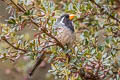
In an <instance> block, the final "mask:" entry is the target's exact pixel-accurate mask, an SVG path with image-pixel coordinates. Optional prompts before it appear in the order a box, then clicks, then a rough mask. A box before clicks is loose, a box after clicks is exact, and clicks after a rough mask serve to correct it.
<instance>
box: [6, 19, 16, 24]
mask: <svg viewBox="0 0 120 80" xmlns="http://www.w3.org/2000/svg"><path fill="white" fill-rule="evenodd" d="M8 24H16V21H15V20H14V19H10V20H9V21H8Z"/></svg>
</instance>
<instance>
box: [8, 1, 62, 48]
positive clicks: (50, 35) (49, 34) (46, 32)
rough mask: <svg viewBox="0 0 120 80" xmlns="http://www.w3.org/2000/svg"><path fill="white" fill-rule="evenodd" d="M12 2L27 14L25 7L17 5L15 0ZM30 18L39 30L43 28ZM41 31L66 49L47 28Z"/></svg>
mask: <svg viewBox="0 0 120 80" xmlns="http://www.w3.org/2000/svg"><path fill="white" fill-rule="evenodd" d="M10 1H11V3H12V4H13V5H14V6H16V8H17V9H19V10H20V11H21V12H23V13H25V12H26V10H25V9H24V7H22V6H19V5H17V4H15V3H14V1H13V0H10ZM29 18H30V20H31V22H32V23H33V24H35V25H36V26H37V27H38V28H39V27H41V26H39V24H37V23H36V22H34V21H33V19H32V18H31V17H30V16H29ZM41 31H42V32H43V33H45V34H46V35H47V36H49V37H51V38H52V39H54V40H55V41H56V43H57V45H58V46H60V47H61V48H62V49H64V46H63V45H62V43H61V42H60V41H59V40H58V39H57V38H55V37H54V36H53V35H52V34H51V33H48V31H47V30H46V29H45V28H41Z"/></svg>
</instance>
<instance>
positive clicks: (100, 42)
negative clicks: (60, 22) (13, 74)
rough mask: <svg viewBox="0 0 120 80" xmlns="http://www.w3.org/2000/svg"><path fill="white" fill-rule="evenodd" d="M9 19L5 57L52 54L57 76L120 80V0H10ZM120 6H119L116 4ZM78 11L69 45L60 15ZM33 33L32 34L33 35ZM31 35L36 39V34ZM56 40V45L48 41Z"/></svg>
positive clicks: (4, 38) (0, 52) (4, 28)
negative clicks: (59, 28)
mask: <svg viewBox="0 0 120 80" xmlns="http://www.w3.org/2000/svg"><path fill="white" fill-rule="evenodd" d="M5 2H6V3H11V4H10V5H9V6H8V10H9V13H10V14H11V16H10V17H9V20H8V21H7V22H8V23H7V24H6V25H4V26H1V27H2V33H1V34H0V37H1V40H2V42H6V43H7V44H6V46H5V45H4V46H3V47H2V49H1V50H0V56H1V57H0V58H1V60H5V59H10V60H14V61H16V60H17V59H19V57H20V56H22V55H25V56H31V58H32V59H36V57H37V56H39V55H40V54H43V53H44V54H45V56H44V57H47V55H49V54H50V58H49V62H50V63H51V67H52V69H51V70H49V72H52V74H53V75H55V78H62V79H65V80H119V79H120V21H119V12H118V9H119V6H118V1H117V0H102V1H101V0H10V1H7V0H6V1H5ZM116 8H117V9H116ZM63 13H73V14H75V15H76V18H75V19H74V26H75V30H76V38H77V39H76V41H75V44H74V46H75V47H74V48H73V49H68V48H66V47H64V48H65V49H63V45H62V44H61V43H60V42H59V40H57V39H56V38H55V33H54V30H53V28H52V26H53V25H54V23H55V21H56V19H57V16H60V15H61V14H63ZM31 33H32V34H31ZM31 37H32V38H31ZM49 43H53V45H49Z"/></svg>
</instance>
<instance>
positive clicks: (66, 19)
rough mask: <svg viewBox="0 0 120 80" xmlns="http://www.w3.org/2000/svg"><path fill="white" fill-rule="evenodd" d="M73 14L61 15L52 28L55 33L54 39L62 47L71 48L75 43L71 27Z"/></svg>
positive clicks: (73, 31) (72, 26)
mask: <svg viewBox="0 0 120 80" xmlns="http://www.w3.org/2000/svg"><path fill="white" fill-rule="evenodd" d="M74 17H75V15H74V14H63V15H62V16H60V18H58V19H57V21H56V22H55V24H54V26H53V28H54V30H55V31H56V32H57V34H56V38H57V39H58V40H59V41H60V42H61V43H62V45H63V46H65V45H67V46H68V47H71V46H72V45H73V43H74V41H75V30H74V25H73V21H72V20H73V18H74Z"/></svg>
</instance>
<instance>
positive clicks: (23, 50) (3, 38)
mask: <svg viewBox="0 0 120 80" xmlns="http://www.w3.org/2000/svg"><path fill="white" fill-rule="evenodd" d="M1 39H2V40H4V41H5V42H6V43H7V44H9V45H10V46H11V47H12V48H14V49H16V50H20V51H22V52H24V53H26V52H28V50H25V49H21V48H18V47H16V46H14V45H12V44H11V43H10V42H9V41H8V40H7V39H6V38H5V37H2V38H1Z"/></svg>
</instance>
